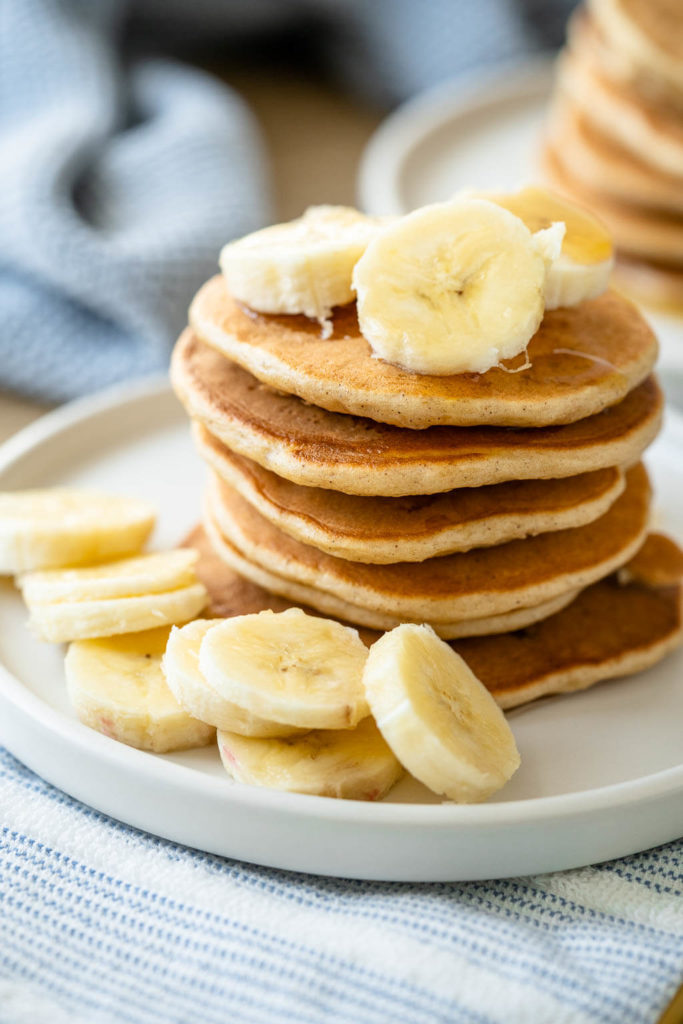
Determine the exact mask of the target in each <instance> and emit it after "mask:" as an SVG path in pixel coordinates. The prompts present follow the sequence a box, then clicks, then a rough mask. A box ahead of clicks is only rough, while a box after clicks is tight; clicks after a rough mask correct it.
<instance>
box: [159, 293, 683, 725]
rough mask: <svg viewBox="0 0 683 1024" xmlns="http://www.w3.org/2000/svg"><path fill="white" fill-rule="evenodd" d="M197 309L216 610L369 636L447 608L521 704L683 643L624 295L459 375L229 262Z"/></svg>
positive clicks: (463, 648)
mask: <svg viewBox="0 0 683 1024" xmlns="http://www.w3.org/2000/svg"><path fill="white" fill-rule="evenodd" d="M190 323H191V326H190V328H189V329H188V330H187V331H186V332H185V333H184V334H183V335H182V336H181V338H180V340H179V342H178V344H177V346H176V350H175V353H174V357H173V362H172V379H173V383H174V387H175V390H176V392H177V394H178V395H179V397H180V399H181V401H182V402H183V404H184V406H185V408H186V410H187V412H188V414H189V415H190V417H191V419H192V421H193V431H194V437H195V440H196V443H197V447H198V449H199V452H200V454H201V456H202V457H203V458H204V459H205V461H206V463H207V464H208V466H209V467H210V469H211V473H210V480H209V485H208V488H207V493H206V495H205V502H204V519H203V530H202V531H198V532H196V533H195V534H194V536H193V538H192V543H194V544H195V545H196V546H199V547H200V549H201V550H202V552H203V559H202V562H201V565H200V575H202V576H203V579H204V582H205V583H206V584H207V586H208V588H209V591H210V593H211V594H212V597H213V611H214V613H215V614H221V615H235V614H241V613H246V612H253V611H258V610H260V609H262V608H267V607H268V608H273V609H275V610H282V609H283V608H284V607H287V606H288V605H289V604H297V605H303V606H305V607H307V608H308V609H311V610H313V611H315V612H317V613H319V614H323V615H327V616H332V617H335V618H338V619H340V620H342V621H344V622H348V623H352V624H354V625H356V626H357V627H360V628H361V630H362V631H363V632H362V635H363V636H364V638H365V639H366V640H368V641H371V640H372V638H373V636H376V635H377V633H376V632H373V631H378V630H386V629H391V628H392V627H393V626H395V625H397V624H399V623H401V622H420V623H422V622H427V623H430V624H431V625H432V626H433V627H434V629H435V630H436V631H437V632H438V633H439V635H440V636H442V637H443V638H445V639H447V640H451V641H452V642H453V645H454V647H455V648H456V649H457V650H458V651H459V652H460V653H461V654H462V655H463V656H464V657H465V658H466V660H467V661H468V662H469V663H470V664H471V666H472V668H473V669H474V671H475V673H476V674H477V675H478V676H479V678H481V679H482V681H483V682H484V683H485V684H486V685H487V686H488V687H489V688H490V689H491V690H492V692H493V693H494V695H495V696H496V698H497V699H498V700H499V702H500V703H501V704H502V705H503V706H506V707H510V706H513V705H515V704H519V703H523V702H524V701H526V700H530V699H532V698H534V697H537V696H539V695H540V694H542V693H548V692H557V691H560V690H566V689H576V688H581V687H584V686H587V685H590V684H591V683H593V682H595V681H597V680H598V679H601V678H606V677H608V676H613V675H618V674H622V673H625V672H628V671H635V670H637V669H640V668H642V667H645V666H646V665H648V664H651V663H653V662H654V661H655V660H657V658H659V657H661V656H662V655H663V654H664V653H666V652H667V651H668V650H670V649H671V648H672V647H673V646H674V645H675V644H676V643H677V642H678V640H679V639H680V635H681V617H680V589H679V584H678V581H679V579H680V575H681V568H682V567H681V562H680V557H679V552H678V551H677V549H676V547H675V545H673V544H671V542H666V541H665V540H664V539H663V538H657V537H653V538H650V539H649V540H648V541H647V543H645V544H644V542H645V540H646V536H647V531H648V522H649V510H650V497H651V494H650V485H649V482H648V477H647V473H646V471H645V469H644V468H643V465H642V463H641V462H640V457H641V454H642V452H643V451H644V449H645V448H646V446H647V445H648V444H649V443H650V442H651V441H652V440H653V438H654V437H655V435H656V433H657V431H658V429H659V424H660V417H661V410H662V398H661V394H660V391H659V388H658V386H657V383H656V381H655V379H654V377H653V376H652V367H653V364H654V362H655V358H656V353H657V343H656V340H655V338H654V336H653V334H652V332H651V331H650V329H649V327H648V326H647V324H646V323H645V321H644V320H643V319H642V317H641V316H640V314H639V313H638V311H637V310H636V309H635V307H634V306H633V305H631V304H630V303H629V302H628V301H627V300H625V299H623V298H620V297H619V296H618V295H617V294H615V293H612V292H608V293H606V294H604V295H602V296H600V297H599V298H597V299H593V300H591V301H587V302H584V303H582V304H581V305H580V306H577V307H575V308H571V309H570V308H567V309H558V310H555V311H552V312H548V313H546V315H545V317H544V320H543V323H542V325H541V328H540V329H539V331H538V333H537V334H536V335H535V337H534V338H533V339H532V341H531V343H530V345H529V349H528V357H529V361H530V364H531V365H530V368H527V369H523V370H521V371H520V372H518V373H511V372H507V371H505V370H504V369H499V368H494V369H492V370H489V371H488V372H487V373H485V374H475V373H471V374H460V375H457V376H450V377H430V376H421V375H419V374H414V373H409V372H407V371H405V370H402V369H400V368H399V367H396V366H392V365H389V364H387V363H385V362H383V361H381V360H379V359H376V358H373V357H372V355H371V351H370V347H369V345H368V343H367V341H366V340H365V339H364V338H363V337H362V335H361V333H360V331H359V327H358V321H357V316H356V310H355V306H353V305H349V306H346V307H341V308H338V309H336V310H335V314H334V317H333V323H332V330H331V332H330V333H329V336H327V335H326V332H325V333H324V332H322V331H321V328H320V325H319V324H318V323H316V322H314V321H311V320H308V319H307V318H306V317H303V316H291V315H290V316H286V315H269V314H260V313H256V312H254V311H252V310H250V309H247V308H246V307H244V306H242V305H240V304H239V303H238V302H236V301H235V300H234V299H233V298H231V296H230V295H229V294H228V291H227V289H226V286H225V283H224V280H223V278H222V277H216V278H214V279H213V280H211V281H209V282H208V283H207V284H206V285H205V286H204V287H203V288H202V290H201V291H200V292H199V294H198V295H197V297H196V299H195V301H194V303H193V305H192V308H191V311H190ZM521 361H522V360H521V358H520V360H519V362H521ZM627 564H628V568H626V569H624V566H626V565H627ZM619 573H620V574H619Z"/></svg>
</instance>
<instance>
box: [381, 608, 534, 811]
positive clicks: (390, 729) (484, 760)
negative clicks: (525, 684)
mask: <svg viewBox="0 0 683 1024" xmlns="http://www.w3.org/2000/svg"><path fill="white" fill-rule="evenodd" d="M363 682H364V684H365V689H366V693H367V697H368V702H369V704H370V708H371V711H372V714H373V715H374V717H375V719H376V721H377V725H378V727H379V730H380V732H381V733H382V735H383V736H384V738H385V740H386V741H387V743H388V744H389V746H390V747H391V749H392V750H393V751H394V753H395V754H396V756H397V758H398V759H399V761H400V762H401V764H403V766H404V767H405V768H407V769H408V771H409V772H410V773H411V774H412V775H414V776H415V778H417V779H419V780H420V782H422V783H424V785H425V786H428V787H429V789H431V790H433V791H434V792H435V793H440V794H442V795H444V796H446V797H448V799H449V800H454V801H456V802H458V803H475V802H478V801H480V800H486V798H487V797H489V796H491V794H492V793H495V792H496V790H498V789H500V788H501V786H504V785H505V783H506V782H507V781H508V780H509V779H510V778H511V776H512V775H513V774H514V772H515V771H516V770H517V768H518V767H519V763H520V759H519V753H518V752H517V747H516V744H515V739H514V736H513V735H512V731H511V729H510V727H509V725H508V724H507V722H506V720H505V716H504V715H503V712H502V711H501V710H500V708H499V707H498V705H497V704H496V703H495V701H494V700H493V697H492V696H491V694H490V693H489V692H488V690H487V689H486V688H485V686H484V685H483V684H482V683H480V682H479V680H478V679H477V678H476V676H475V675H473V673H472V672H471V670H470V669H469V668H468V666H467V664H466V663H465V661H463V659H462V658H461V657H460V656H459V655H458V654H456V653H455V651H454V650H453V649H452V648H451V647H449V646H448V644H446V643H444V641H443V640H440V639H439V638H438V636H437V635H436V633H435V632H434V631H433V630H432V629H431V628H430V627H429V626H415V625H403V626H398V627H397V628H396V629H394V630H392V631H391V632H390V633H385V635H384V636H383V637H381V639H379V640H378V641H377V642H376V643H375V644H373V646H372V647H371V648H370V654H369V656H368V660H367V663H366V666H365V672H364V673H363Z"/></svg>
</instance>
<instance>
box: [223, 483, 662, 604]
mask: <svg viewBox="0 0 683 1024" xmlns="http://www.w3.org/2000/svg"><path fill="white" fill-rule="evenodd" d="M649 505H650V485H649V481H648V478H647V473H646V472H645V468H644V467H643V466H642V464H639V465H637V466H635V467H634V468H633V469H630V470H629V471H628V473H627V474H626V489H625V490H624V493H623V494H622V495H621V496H620V497H619V498H618V499H617V500H616V501H615V502H614V504H613V505H612V507H611V508H610V509H609V510H608V511H607V512H606V513H605V515H603V516H601V517H600V518H599V519H597V520H596V521H595V522H593V523H590V524H588V525H587V526H580V527H577V528H575V529H572V530H559V531H557V532H555V533H544V534H540V535H539V536H537V537H531V538H527V539H525V540H515V541H510V542H509V543H508V544H504V545H500V546H499V547H495V548H477V549H475V550H474V551H468V552H465V553H461V554H454V555H444V556H442V557H440V558H430V559H427V560H426V561H424V562H397V563H395V564H392V565H366V564H363V563H361V562H349V561H347V560H345V559H341V558H335V557H334V556H332V555H327V554H324V553H323V552H321V551H318V550H317V548H313V547H310V546H309V545H306V544H301V543H300V541H296V540H294V539H293V538H292V537H289V536H288V535H287V534H285V533H283V532H282V531H281V530H278V529H277V528H276V527H275V526H273V525H272V524H271V523H269V522H268V521H267V520H265V519H264V518H263V517H262V516H261V515H259V513H258V512H256V510H255V509H254V508H252V506H251V505H249V503H248V502H246V501H244V499H243V498H241V497H240V496H239V495H238V494H237V492H236V491H235V490H233V489H232V488H231V487H229V486H228V485H227V484H226V483H224V482H223V481H219V480H218V479H217V478H214V481H213V483H212V484H211V485H210V486H209V490H208V493H207V509H208V513H209V516H210V518H211V520H212V521H213V522H214V523H215V524H216V525H217V526H218V528H219V530H220V532H221V534H222V535H223V536H224V537H225V538H226V539H227V540H228V541H229V542H230V543H231V544H232V545H233V547H235V548H237V550H238V551H239V552H240V553H241V554H242V555H243V556H244V557H245V558H246V559H247V560H248V561H249V562H250V563H252V564H255V565H257V566H261V567H262V568H265V569H266V570H268V571H269V572H271V573H273V574H275V575H277V576H279V577H281V578H282V580H283V586H282V588H281V589H280V592H281V593H284V594H285V595H287V596H291V595H289V594H288V593H287V590H285V589H284V587H285V585H286V582H287V581H288V580H291V581H294V582H296V583H302V584H304V585H306V586H308V587H311V588H313V589H312V594H314V592H315V591H316V590H320V591H323V592H325V593H327V594H333V595H334V596H335V597H338V598H340V599H341V600H343V601H345V602H347V603H348V604H349V605H354V606H355V607H357V608H360V609H369V610H370V611H376V612H381V613H383V614H388V615H392V616H395V617H401V618H406V619H411V620H416V621H428V622H454V621H459V620H463V621H467V620H469V619H474V618H483V617H485V616H491V615H499V614H501V613H502V612H509V611H513V610H514V609H517V608H529V607H532V606H534V605H538V604H541V603H542V602H545V601H549V600H551V599H553V598H555V597H558V596H559V595H561V594H565V593H567V592H568V591H570V590H577V589H580V588H583V587H586V586H588V585H589V584H591V583H593V582H595V581H596V580H598V579H600V578H601V577H603V576H606V575H607V574H608V573H610V572H612V571H613V570H615V569H616V568H618V567H619V566H622V565H624V563H625V562H627V561H628V560H629V559H630V558H631V557H632V556H633V555H634V554H635V552H636V551H637V550H638V548H639V547H640V546H641V544H642V543H643V540H644V539H645V535H646V533H647V525H648V519H649ZM310 603H311V604H312V605H313V606H314V607H317V606H318V605H317V601H315V600H311V602H310ZM360 621H363V620H362V619H361V620H360Z"/></svg>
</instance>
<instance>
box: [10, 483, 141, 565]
mask: <svg viewBox="0 0 683 1024" xmlns="http://www.w3.org/2000/svg"><path fill="white" fill-rule="evenodd" d="M155 518H156V513H155V510H154V508H153V507H152V506H151V505H149V504H148V503H147V502H145V501H138V500H137V499H135V498H122V497H118V496H116V495H111V494H102V493H100V492H99V491H81V490H75V489H70V488H63V487H62V488H52V489H46V490H31V491H14V492H8V493H5V494H0V574H5V575H14V574H16V573H21V572H29V571H31V570H34V569H53V568H61V567H63V566H69V565H88V564H92V563H93V562H102V561H105V560H107V559H112V558H123V557H124V556H126V555H132V554H135V553H136V552H137V551H140V549H141V548H142V547H143V545H144V543H145V541H146V540H147V538H148V536H149V534H150V532H151V530H152V528H153V526H154V521H155Z"/></svg>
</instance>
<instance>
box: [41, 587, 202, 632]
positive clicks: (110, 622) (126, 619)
mask: <svg viewBox="0 0 683 1024" xmlns="http://www.w3.org/2000/svg"><path fill="white" fill-rule="evenodd" d="M207 603H208V595H207V592H206V588H205V587H204V586H203V585H202V584H201V583H194V584H192V585H191V586H188V587H180V588H179V589H178V590H170V591H166V592H165V593H161V594H139V595H137V596H135V597H111V598H103V599H101V600H97V601H55V602H52V603H50V604H29V606H28V608H29V612H30V618H29V625H30V626H31V628H32V629H33V630H34V631H35V632H36V633H37V635H38V636H39V637H40V638H41V639H42V640H50V641H51V642H52V643H57V644H59V643H66V642H68V641H69V640H86V639H90V638H94V637H107V636H117V635H119V634H121V633H139V632H141V631H142V630H145V629H153V628H154V627H155V626H166V625H169V626H170V625H181V624H182V623H185V622H188V621H189V620H190V619H194V618H195V617H196V616H197V615H199V613H200V612H201V611H202V610H203V609H204V608H205V607H206V605H207Z"/></svg>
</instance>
